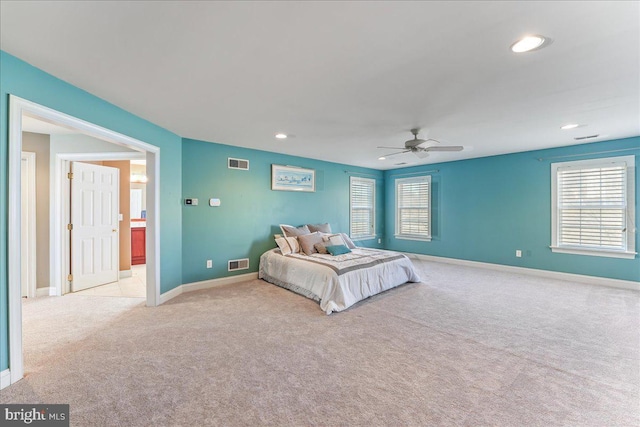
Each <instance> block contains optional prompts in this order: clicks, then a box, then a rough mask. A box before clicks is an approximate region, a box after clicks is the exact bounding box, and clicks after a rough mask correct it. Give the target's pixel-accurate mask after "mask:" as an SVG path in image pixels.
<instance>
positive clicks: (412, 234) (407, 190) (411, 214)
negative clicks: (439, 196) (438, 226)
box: [396, 176, 431, 240]
mask: <svg viewBox="0 0 640 427" xmlns="http://www.w3.org/2000/svg"><path fill="white" fill-rule="evenodd" d="M396 237H398V238H406V239H416V240H431V177H430V176H420V177H413V178H403V179H397V180H396Z"/></svg>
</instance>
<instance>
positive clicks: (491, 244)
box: [385, 137, 640, 281]
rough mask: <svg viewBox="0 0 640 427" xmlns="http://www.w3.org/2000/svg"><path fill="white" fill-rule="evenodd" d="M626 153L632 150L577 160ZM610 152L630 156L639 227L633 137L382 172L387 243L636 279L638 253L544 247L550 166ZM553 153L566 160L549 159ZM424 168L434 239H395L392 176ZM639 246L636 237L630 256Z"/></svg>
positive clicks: (637, 151)
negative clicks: (616, 254)
mask: <svg viewBox="0 0 640 427" xmlns="http://www.w3.org/2000/svg"><path fill="white" fill-rule="evenodd" d="M628 148H632V149H634V150H632V151H623V152H614V153H606V154H597V155H580V154H585V153H595V152H601V151H610V150H622V149H628ZM616 155H618V156H621V155H635V157H636V185H635V187H636V207H635V211H636V216H635V224H639V221H638V217H639V215H640V209H638V200H639V199H640V197H638V189H640V173H639V172H638V167H639V166H640V161H639V157H640V137H636V138H627V139H620V140H614V141H607V142H599V143H591V144H582V145H576V146H571V147H564V148H556V149H549V150H540V151H530V152H524V153H517V154H508V155H502V156H495V157H484V158H479V159H471V160H463V161H457V162H450V163H440V164H431V165H425V166H420V167H413V168H406V169H402V170H394V171H386V172H385V188H386V190H385V194H386V205H385V211H386V227H385V228H386V230H387V235H386V238H385V246H386V248H387V249H392V250H398V251H406V252H413V253H418V254H425V255H435V256H441V257H449V258H458V259H463V260H471V261H480V262H486V263H495V264H503V265H510V266H519V267H527V268H534V269H543V270H551V271H559V272H566V273H576V274H584V275H589V276H600V277H609V278H614V279H622V280H631V281H640V259H639V258H638V256H636V258H635V259H632V260H627V259H617V258H604V257H594V256H586V255H569V254H560V253H552V252H551V249H549V245H550V244H551V166H550V165H551V163H552V162H559V161H569V160H582V159H587V158H594V157H610V156H616ZM557 156H571V157H566V158H560V159H548V158H549V157H557ZM574 156H575V157H574ZM538 158H545V160H543V161H539V160H538ZM430 170H438V172H435V173H431V174H430V175H432V185H433V194H432V203H433V222H432V227H433V240H432V241H431V242H418V241H410V240H399V239H396V238H395V237H394V236H393V234H394V231H395V212H394V200H395V184H394V183H395V179H396V178H401V177H404V176H406V175H403V174H407V173H413V172H420V171H430ZM398 175H403V176H398ZM516 249H521V250H522V251H523V257H522V258H516V256H515V252H516ZM639 249H640V242H639V239H638V233H636V251H638V250H639Z"/></svg>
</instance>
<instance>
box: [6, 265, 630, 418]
mask: <svg viewBox="0 0 640 427" xmlns="http://www.w3.org/2000/svg"><path fill="white" fill-rule="evenodd" d="M415 264H416V266H417V268H418V269H419V271H420V274H421V277H422V279H423V283H420V284H407V285H404V286H402V287H399V288H396V289H393V290H391V291H388V292H386V293H384V294H381V295H377V296H375V297H373V298H370V299H368V300H366V301H364V302H362V303H359V304H357V305H356V306H354V307H352V308H351V309H349V310H347V311H345V312H342V313H337V314H332V315H331V316H326V315H325V314H323V313H322V312H321V311H320V309H319V306H318V304H317V303H315V302H313V301H311V300H308V299H306V298H304V297H301V296H299V295H296V294H293V293H291V292H289V291H287V290H284V289H281V288H278V287H276V286H273V285H270V284H267V283H265V282H262V281H259V280H255V281H250V282H245V283H241V284H234V285H228V286H222V287H218V288H215V289H209V290H204V291H197V292H192V293H187V294H183V295H181V296H180V297H178V298H175V299H174V300H172V301H170V302H168V303H166V304H165V305H163V306H161V307H158V308H146V307H144V306H143V304H142V303H141V302H139V301H140V300H135V299H120V298H101V297H95V296H70V297H62V298H42V299H36V300H35V301H30V302H28V303H26V304H25V306H24V316H25V328H24V329H25V348H26V351H27V357H26V361H27V363H26V368H27V371H28V375H27V377H26V378H25V379H23V380H22V381H20V382H18V383H16V384H14V385H12V386H10V387H8V388H6V389H4V390H2V391H0V402H2V403H18V402H20V403H69V404H70V405H71V424H72V425H74V426H147V425H156V426H194V425H198V426H200V425H215V426H217V425H224V426H236V425H238V426H240V425H250V426H255V425H273V426H283V425H295V426H307V425H309V426H312V425H321V426H358V425H363V426H364V425H366V426H370V425H389V426H397V425H409V426H427V425H432V426H437V425H441V426H485V425H486V426H489V425H490V426H639V425H640V326H639V325H640V294H639V293H638V292H633V291H627V290H620V289H612V288H605V287H598V286H591V285H583V284H576V283H570V282H563V281H556V280H548V279H540V278H536V277H529V276H524V275H515V274H509V273H501V272H495V271H490V270H483V269H475V268H470V267H459V266H451V265H446V264H439V263H433V262H425V261H416V262H415ZM70 305H73V306H74V308H70ZM47 317H49V318H50V321H46V318H47ZM52 324H55V327H51V325H52ZM46 349H49V351H47V350H46ZM30 352H32V355H31V356H30V355H29V354H30Z"/></svg>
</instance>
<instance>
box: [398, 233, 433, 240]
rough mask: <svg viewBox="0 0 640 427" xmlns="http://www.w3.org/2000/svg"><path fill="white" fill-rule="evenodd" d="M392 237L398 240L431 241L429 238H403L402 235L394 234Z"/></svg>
mask: <svg viewBox="0 0 640 427" xmlns="http://www.w3.org/2000/svg"><path fill="white" fill-rule="evenodd" d="M393 237H395V238H396V239H398V240H416V241H419V242H430V241H431V237H420V236H403V235H399V234H396V235H395V236H393Z"/></svg>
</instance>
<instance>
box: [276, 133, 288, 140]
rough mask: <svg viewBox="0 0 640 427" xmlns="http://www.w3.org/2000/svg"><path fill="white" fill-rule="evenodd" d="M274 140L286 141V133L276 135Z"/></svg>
mask: <svg viewBox="0 0 640 427" xmlns="http://www.w3.org/2000/svg"><path fill="white" fill-rule="evenodd" d="M276 138H278V139H287V134H286V133H276Z"/></svg>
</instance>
